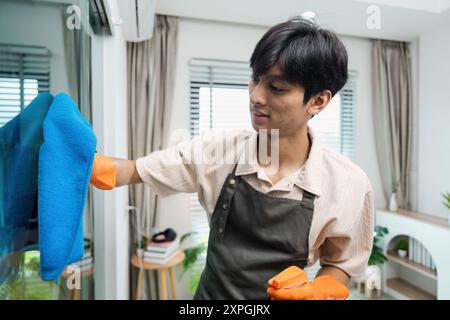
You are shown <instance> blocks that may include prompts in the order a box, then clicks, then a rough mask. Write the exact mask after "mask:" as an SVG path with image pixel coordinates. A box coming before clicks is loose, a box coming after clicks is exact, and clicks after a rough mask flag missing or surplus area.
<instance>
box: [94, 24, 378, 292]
mask: <svg viewBox="0 0 450 320" xmlns="http://www.w3.org/2000/svg"><path fill="white" fill-rule="evenodd" d="M250 66H251V68H252V71H253V75H252V78H251V80H250V82H249V94H250V112H251V119H252V125H253V128H254V129H255V131H254V132H248V131H238V132H233V133H230V134H229V136H228V137H227V139H225V140H226V141H236V140H237V141H247V142H248V143H247V146H248V153H249V154H248V161H247V162H246V163H242V162H241V161H238V160H239V158H240V156H242V153H243V152H236V156H235V157H234V163H233V162H232V163H223V162H222V163H208V164H203V163H192V161H187V159H188V158H189V156H190V155H192V154H194V155H195V154H198V153H199V152H202V151H201V150H204V149H205V148H207V149H208V148H209V149H214V148H217V147H218V148H221V147H222V144H223V143H225V145H226V147H227V148H232V147H233V146H231V145H230V144H229V143H228V142H224V139H223V136H221V137H219V136H218V135H214V134H211V135H208V136H207V137H200V138H196V139H194V140H192V141H189V142H186V143H180V144H179V145H177V146H175V147H172V148H169V149H167V150H163V151H158V152H154V153H152V154H150V155H148V156H146V157H143V158H140V159H137V160H136V161H128V160H120V159H112V158H107V157H103V156H97V157H96V160H95V162H94V169H93V174H92V178H91V181H92V183H93V184H94V185H96V186H98V187H100V188H104V189H110V188H113V187H117V186H120V185H125V184H130V183H140V182H145V183H146V184H147V185H148V186H149V187H150V188H151V189H152V190H153V191H154V192H155V193H157V194H159V195H160V196H166V195H170V194H174V193H176V192H197V193H198V195H199V200H200V203H201V204H202V205H203V207H204V208H205V210H206V211H207V214H208V216H209V218H210V236H209V243H208V253H207V263H206V267H205V270H204V271H203V274H202V277H201V280H200V284H199V287H198V289H197V292H196V294H195V298H196V299H267V298H272V299H345V298H347V297H348V289H347V287H346V285H347V282H348V280H349V279H350V278H351V277H359V276H361V275H362V274H363V273H364V270H365V267H366V265H367V261H368V258H369V255H370V252H371V249H372V239H373V228H374V215H373V194H372V188H371V185H370V182H369V179H368V178H367V176H366V174H365V173H364V172H363V171H362V170H361V169H360V168H359V167H357V166H356V165H355V164H353V163H352V162H351V161H349V160H348V159H346V158H345V157H343V156H342V155H340V154H337V153H335V152H333V151H331V150H329V149H327V148H325V147H323V146H321V145H320V144H319V142H318V141H317V140H316V138H315V136H314V133H313V132H312V130H311V129H310V128H309V127H308V121H309V119H310V118H311V117H313V116H315V115H318V114H319V113H320V112H321V111H323V110H324V109H325V107H326V106H327V105H328V103H329V102H330V100H331V98H332V97H333V96H334V95H335V94H336V93H337V92H338V91H339V90H340V89H341V88H342V87H343V86H344V84H345V83H346V81H347V77H348V74H347V52H346V50H345V47H344V45H343V44H342V43H341V41H340V40H339V39H338V37H337V36H336V35H335V34H333V33H332V32H330V31H327V30H323V29H321V28H319V27H318V26H317V25H315V24H313V23H311V22H308V21H305V20H301V19H291V20H289V21H287V22H285V23H281V24H279V25H276V26H274V27H272V28H271V29H270V30H269V31H268V32H267V33H266V34H265V35H264V36H263V37H262V38H261V40H260V41H259V42H258V44H257V45H256V47H255V49H254V52H253V54H252V57H251V60H250ZM319 121H320V120H319ZM261 129H267V130H269V133H270V132H271V131H270V130H272V129H278V130H279V141H278V143H279V154H278V155H277V156H278V159H279V163H278V170H276V171H273V170H270V169H271V168H269V167H270V166H269V165H268V164H267V163H263V161H261V159H260V158H259V156H258V154H259V153H258V151H259V149H260V148H261V144H260V141H259V140H261V139H259V138H260V136H261V134H260V133H259V132H262V131H260V130H261ZM267 144H268V146H267V147H268V149H270V147H271V145H270V144H271V140H270V139H269V140H268V142H267ZM241 151H242V150H241ZM271 156H272V157H271V159H273V156H274V155H271ZM317 260H320V263H321V269H320V271H319V272H318V274H317V276H316V278H315V279H314V280H313V281H311V282H309V283H307V284H305V285H303V286H301V287H299V288H286V289H275V288H273V287H271V286H270V287H269V288H268V284H267V283H268V282H267V281H268V280H269V279H271V278H272V277H273V276H275V275H276V274H277V273H279V272H280V271H282V270H284V269H285V268H287V267H289V266H297V267H300V268H301V269H303V268H304V267H306V266H307V265H311V264H313V263H315V262H316V261H317Z"/></svg>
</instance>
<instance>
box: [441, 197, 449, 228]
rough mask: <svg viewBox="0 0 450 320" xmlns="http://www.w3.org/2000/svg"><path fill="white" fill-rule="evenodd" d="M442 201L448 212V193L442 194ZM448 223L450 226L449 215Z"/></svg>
mask: <svg viewBox="0 0 450 320" xmlns="http://www.w3.org/2000/svg"><path fill="white" fill-rule="evenodd" d="M442 196H443V197H444V201H442V203H443V204H444V206H446V207H447V209H449V210H450V192H446V193H443V194H442ZM448 223H449V224H450V213H449V215H448Z"/></svg>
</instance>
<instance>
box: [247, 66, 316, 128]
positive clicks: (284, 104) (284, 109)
mask: <svg viewBox="0 0 450 320" xmlns="http://www.w3.org/2000/svg"><path fill="white" fill-rule="evenodd" d="M281 75H282V74H281V71H280V69H279V67H278V66H277V65H274V66H273V67H271V68H270V69H269V70H268V71H267V72H266V73H265V74H264V75H261V76H260V77H257V78H252V79H250V82H249V94H250V113H251V119H252V126H253V128H254V129H255V130H256V131H258V130H259V129H268V130H270V129H279V130H280V131H279V132H280V136H283V135H284V136H286V135H292V134H295V133H297V132H298V130H300V129H301V128H303V127H304V126H306V124H307V122H308V119H309V117H310V115H309V114H308V113H307V108H306V106H305V105H304V103H303V95H304V92H305V90H304V88H303V87H302V86H300V85H293V84H290V83H288V82H287V81H286V80H284V79H283V78H282V77H281ZM269 134H270V131H269Z"/></svg>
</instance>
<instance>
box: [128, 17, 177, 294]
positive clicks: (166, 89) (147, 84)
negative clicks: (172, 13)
mask: <svg viewBox="0 0 450 320" xmlns="http://www.w3.org/2000/svg"><path fill="white" fill-rule="evenodd" d="M177 29H178V21H177V18H175V17H168V16H162V15H157V17H156V20H155V28H154V34H153V37H152V38H151V39H150V40H149V41H143V42H139V43H128V45H127V60H128V108H129V156H130V158H131V159H136V158H138V157H142V156H145V155H147V154H149V153H151V152H152V151H155V150H160V149H161V148H162V147H163V145H164V138H166V137H167V133H168V132H167V125H166V123H167V120H168V119H169V116H170V113H169V111H170V106H171V104H172V96H173V84H174V81H175V58H176V45H177V44H176V40H177ZM129 198H130V205H131V206H134V207H136V210H135V215H134V218H135V219H131V221H133V222H132V224H131V229H130V234H131V236H132V239H131V240H132V242H131V243H135V242H136V240H137V239H138V233H139V234H140V235H146V236H147V237H150V236H151V234H152V227H154V226H155V225H157V204H158V198H157V196H156V195H155V194H153V193H152V192H151V190H149V188H147V187H145V186H144V185H135V186H132V187H130V193H129ZM136 218H138V219H136ZM137 221H138V222H139V223H136V222H137ZM147 284H148V285H147V288H148V289H150V290H149V291H147V296H148V298H150V299H157V298H158V288H157V278H156V275H155V274H151V278H150V279H149V280H147ZM130 288H131V290H132V292H131V294H132V296H134V292H135V290H136V270H134V269H133V271H132V272H131V286H130Z"/></svg>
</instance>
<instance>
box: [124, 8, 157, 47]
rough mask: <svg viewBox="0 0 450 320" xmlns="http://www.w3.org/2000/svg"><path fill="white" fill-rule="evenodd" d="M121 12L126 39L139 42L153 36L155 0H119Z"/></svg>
mask: <svg viewBox="0 0 450 320" xmlns="http://www.w3.org/2000/svg"><path fill="white" fill-rule="evenodd" d="M117 2H118V7H119V14H120V17H121V19H122V21H123V22H122V30H123V35H124V38H125V40H126V41H129V42H139V41H144V40H149V39H150V38H151V37H152V36H153V28H154V23H155V0H119V1H117Z"/></svg>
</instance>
